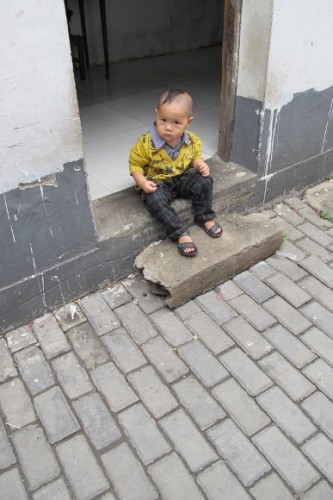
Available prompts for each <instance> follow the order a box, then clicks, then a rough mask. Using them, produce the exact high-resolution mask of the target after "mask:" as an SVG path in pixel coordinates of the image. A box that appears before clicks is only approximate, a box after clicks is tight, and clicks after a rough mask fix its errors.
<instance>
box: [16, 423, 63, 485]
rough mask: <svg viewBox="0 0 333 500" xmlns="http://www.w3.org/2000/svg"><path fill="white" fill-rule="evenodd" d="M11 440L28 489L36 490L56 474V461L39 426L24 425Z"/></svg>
mask: <svg viewBox="0 0 333 500" xmlns="http://www.w3.org/2000/svg"><path fill="white" fill-rule="evenodd" d="M12 440H13V443H14V446H15V448H16V453H17V455H18V457H19V461H20V464H21V466H22V469H23V472H24V474H25V477H26V479H27V481H28V484H29V488H30V490H36V489H37V488H39V487H40V486H42V485H43V484H45V483H47V482H48V481H51V480H52V479H55V478H56V477H57V476H58V474H59V472H60V468H59V465H58V462H57V460H56V458H55V456H54V455H53V451H52V449H51V446H50V445H49V443H48V442H47V440H46V437H45V435H44V432H43V430H42V429H41V428H40V427H37V426H36V425H32V426H28V427H25V428H24V429H21V430H20V431H17V432H15V433H14V434H13V436H12Z"/></svg>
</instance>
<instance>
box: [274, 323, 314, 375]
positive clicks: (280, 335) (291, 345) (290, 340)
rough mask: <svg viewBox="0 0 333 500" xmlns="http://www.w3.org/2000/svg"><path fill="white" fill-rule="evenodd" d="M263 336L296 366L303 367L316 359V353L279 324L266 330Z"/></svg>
mask: <svg viewBox="0 0 333 500" xmlns="http://www.w3.org/2000/svg"><path fill="white" fill-rule="evenodd" d="M265 337H266V338H268V340H269V341H270V342H271V343H272V344H273V345H274V346H275V347H276V349H277V350H278V351H280V352H281V354H283V355H284V356H285V357H286V358H287V359H289V361H291V363H293V364H294V365H295V366H296V367H297V368H303V367H304V366H305V365H307V364H308V363H310V362H311V361H313V360H314V359H316V355H315V354H314V353H313V352H312V351H310V349H308V348H307V347H306V346H305V345H304V344H303V342H301V340H300V339H299V338H297V337H295V336H294V335H292V334H291V333H290V332H288V331H287V330H286V329H285V328H284V327H283V326H281V325H276V326H273V328H271V329H270V330H267V331H266V332H265Z"/></svg>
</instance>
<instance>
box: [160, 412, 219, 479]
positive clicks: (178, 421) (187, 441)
mask: <svg viewBox="0 0 333 500" xmlns="http://www.w3.org/2000/svg"><path fill="white" fill-rule="evenodd" d="M160 425H161V427H162V429H163V430H164V432H165V433H166V434H167V436H168V437H169V439H170V440H171V441H172V443H173V445H174V447H175V450H176V451H177V452H178V453H179V454H180V455H181V456H182V458H183V459H184V460H185V462H186V463H187V465H188V467H189V469H190V470H191V471H192V472H198V471H199V470H201V469H203V467H205V466H206V465H208V464H210V463H212V462H214V461H215V460H216V459H217V455H216V453H215V451H213V449H212V448H211V446H210V444H208V442H207V441H206V440H205V439H204V438H203V437H202V435H201V434H200V432H199V431H198V430H197V429H196V427H195V426H194V424H193V422H192V420H191V419H190V418H189V417H188V416H187V415H186V414H185V412H184V410H178V411H176V412H174V413H172V414H171V415H169V416H167V417H165V418H163V419H162V420H161V421H160Z"/></svg>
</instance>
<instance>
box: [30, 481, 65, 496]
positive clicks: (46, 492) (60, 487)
mask: <svg viewBox="0 0 333 500" xmlns="http://www.w3.org/2000/svg"><path fill="white" fill-rule="evenodd" d="M33 499H34V500H50V499H52V500H71V497H70V494H69V492H68V489H67V486H66V483H65V481H64V480H63V479H62V478H59V479H57V480H56V481H53V483H50V484H48V485H47V486H44V487H43V488H40V489H39V490H38V491H36V493H34V494H33Z"/></svg>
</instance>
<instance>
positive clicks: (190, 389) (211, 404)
mask: <svg viewBox="0 0 333 500" xmlns="http://www.w3.org/2000/svg"><path fill="white" fill-rule="evenodd" d="M173 389H174V391H175V392H176V394H177V396H178V398H179V400H180V402H181V404H182V405H183V406H184V407H185V408H186V410H187V411H188V412H189V413H190V415H191V417H192V418H193V420H195V422H196V423H197V424H198V426H199V427H200V429H201V430H205V429H207V428H208V427H211V426H212V425H213V424H215V423H216V422H217V421H218V420H221V419H222V418H224V417H225V415H226V414H225V412H224V411H223V410H222V408H221V406H220V405H219V404H217V403H216V401H215V400H214V399H213V398H212V397H211V396H210V394H209V393H208V392H207V391H206V390H205V389H204V388H203V387H202V386H201V385H200V384H199V382H198V381H197V380H196V379H195V378H194V377H193V376H190V377H186V378H185V379H183V380H181V381H180V382H177V383H176V384H174V385H173Z"/></svg>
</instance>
